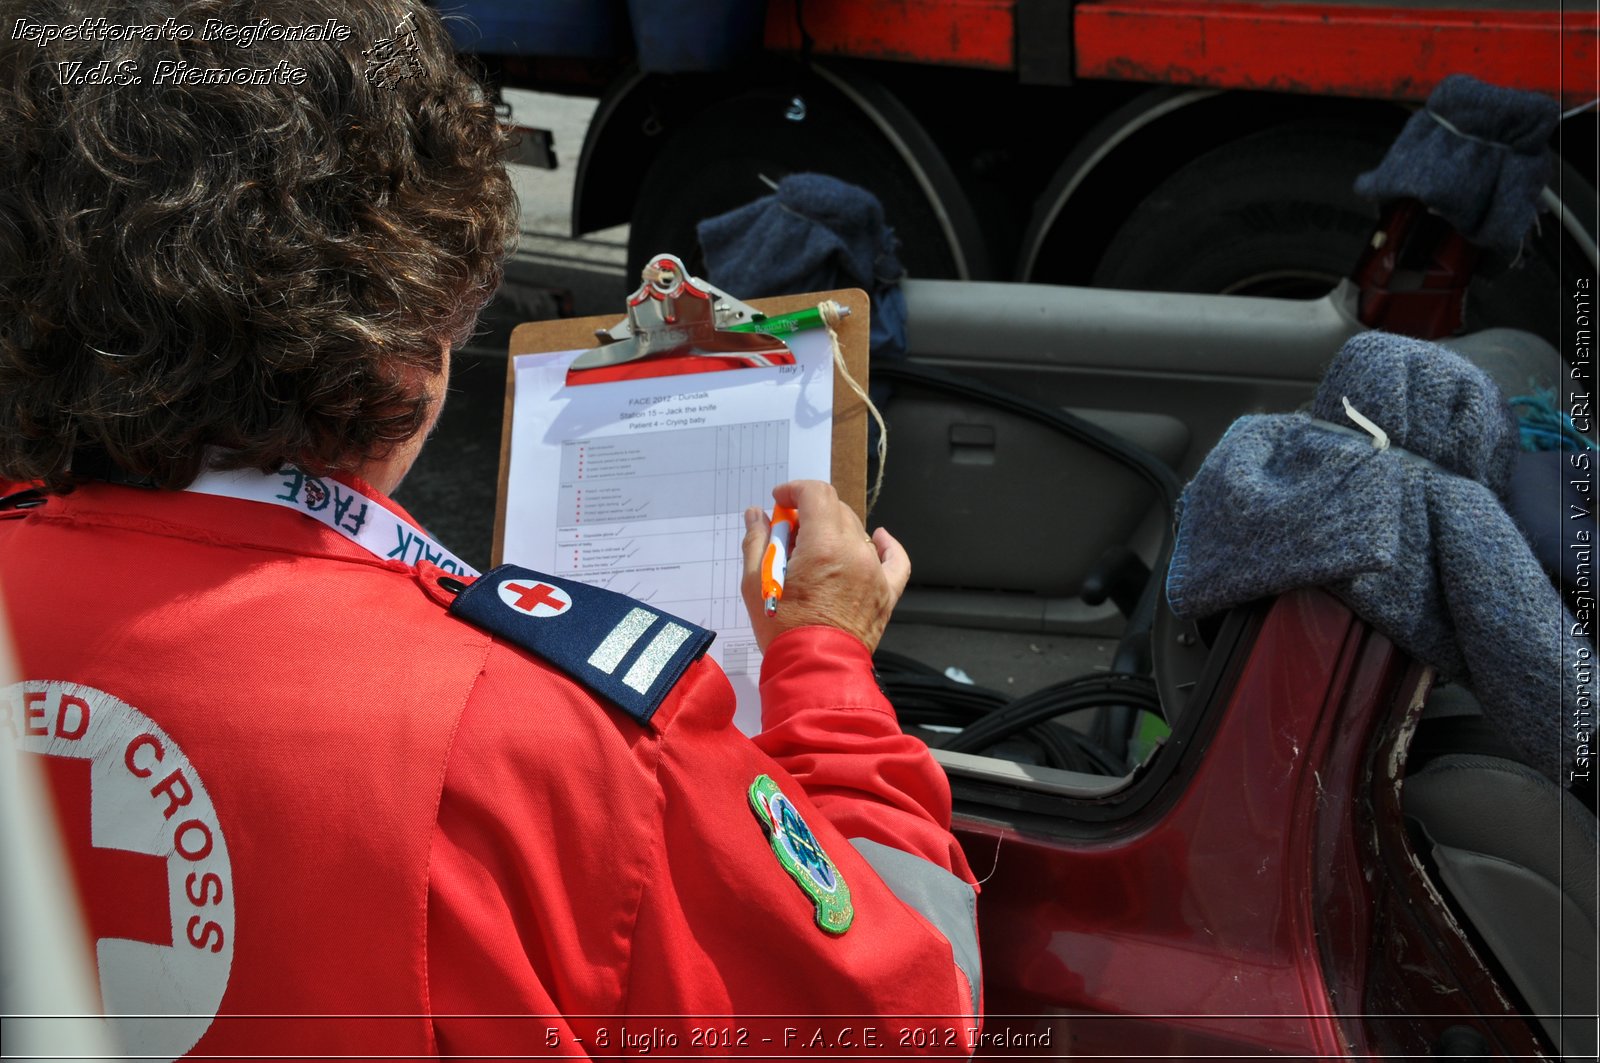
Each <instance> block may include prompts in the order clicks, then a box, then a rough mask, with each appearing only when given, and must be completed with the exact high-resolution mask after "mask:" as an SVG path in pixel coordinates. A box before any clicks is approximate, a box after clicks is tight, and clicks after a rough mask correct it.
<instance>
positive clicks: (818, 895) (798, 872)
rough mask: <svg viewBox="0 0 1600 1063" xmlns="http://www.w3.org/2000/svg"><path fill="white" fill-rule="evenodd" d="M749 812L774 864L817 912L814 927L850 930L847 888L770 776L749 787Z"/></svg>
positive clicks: (851, 909)
mask: <svg viewBox="0 0 1600 1063" xmlns="http://www.w3.org/2000/svg"><path fill="white" fill-rule="evenodd" d="M750 808H751V809H752V810H753V811H754V812H755V814H756V818H757V819H759V820H760V821H761V826H762V828H763V829H764V830H765V831H766V832H767V841H768V842H770V843H771V845H772V851H773V853H774V854H776V855H777V857H778V863H780V864H782V865H783V869H784V870H785V871H787V872H789V875H790V877H791V878H793V879H794V880H795V882H797V883H799V885H800V888H801V889H803V890H805V892H806V896H808V897H810V898H811V903H812V904H814V905H815V906H816V909H817V925H818V926H820V927H821V928H822V929H824V930H826V931H827V932H828V933H830V934H842V933H844V932H845V931H846V930H849V929H850V923H851V921H852V920H853V919H854V918H855V914H856V913H855V908H854V907H852V906H851V904H850V887H849V886H848V885H847V884H846V883H845V880H844V876H843V875H841V874H839V869H838V868H837V867H835V866H834V864H833V861H832V860H831V859H830V858H829V857H828V854H827V853H825V852H823V851H822V846H820V845H818V844H817V838H816V835H814V834H812V833H811V828H810V827H809V826H807V825H806V821H805V819H804V818H802V817H801V815H800V810H799V809H797V808H795V807H794V802H792V801H790V800H789V799H788V798H787V797H786V796H784V793H783V791H782V790H780V789H778V784H777V783H775V782H773V781H772V778H771V776H768V775H757V776H756V781H755V782H753V783H751V784H750Z"/></svg>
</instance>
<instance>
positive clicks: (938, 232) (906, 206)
mask: <svg viewBox="0 0 1600 1063" xmlns="http://www.w3.org/2000/svg"><path fill="white" fill-rule="evenodd" d="M795 95H796V94H795V93H794V92H792V91H785V90H780V89H777V88H770V89H767V88H763V89H753V90H750V91H747V92H745V93H744V94H742V95H740V96H737V97H734V98H733V99H730V100H728V101H726V102H724V103H719V104H715V105H713V106H712V107H710V108H709V109H707V110H705V111H703V112H701V113H700V114H698V115H696V116H694V117H693V118H691V119H689V120H688V121H686V122H685V123H684V124H683V125H682V126H679V127H676V128H673V129H672V130H670V131H669V133H668V134H667V137H668V139H667V142H666V143H665V145H664V146H663V147H662V149H661V151H660V153H659V154H658V155H657V156H656V158H655V160H654V161H653V162H652V163H651V165H650V167H649V169H648V170H647V171H646V174H645V178H644V182H643V184H642V186H641V189H640V192H639V196H638V199H637V201H636V204H635V207H634V210H633V216H632V222H631V226H630V229H629V234H628V266H629V277H630V279H634V278H637V271H638V269H639V268H640V267H641V266H642V265H643V264H644V262H645V261H646V260H647V259H648V258H649V256H651V255H653V254H656V253H658V252H662V251H666V252H671V253H673V254H676V255H678V256H679V257H681V258H682V259H683V260H684V263H685V264H686V265H687V266H688V267H689V269H690V270H691V272H693V273H694V274H696V275H698V276H706V273H705V263H704V260H703V258H702V257H701V254H700V248H699V241H698V240H697V238H696V236H695V227H696V226H697V225H698V224H699V223H700V222H701V221H702V220H704V219H706V218H710V217H714V216H715V215H718V214H722V213H724V212H726V211H729V210H732V209H734V208H736V207H740V206H743V205H744V204H746V203H749V202H751V201H752V200H755V199H759V198H760V197H762V196H765V195H768V194H770V193H771V191H772V188H771V186H770V185H769V184H768V183H767V182H768V181H771V182H777V181H780V180H782V179H783V178H784V177H786V176H788V175H789V174H791V173H802V172H810V173H825V174H828V175H830V176H833V177H837V178H839V179H840V180H843V181H848V182H850V183H851V184H855V185H860V186H861V187H863V188H866V189H868V190H870V191H871V192H873V193H874V194H875V195H876V196H877V197H878V199H879V200H880V201H881V202H882V203H883V207H884V212H885V215H886V216H887V219H888V223H889V225H890V226H891V227H892V228H893V229H894V232H895V235H896V236H897V237H898V238H899V240H900V260H901V263H902V264H903V265H904V266H905V268H906V271H907V273H908V274H910V275H912V276H917V277H938V278H952V277H959V276H960V275H961V272H962V271H961V268H960V265H959V264H958V257H959V256H958V255H957V253H956V250H955V249H954V248H952V246H951V241H950V240H949V239H948V238H947V236H946V228H947V227H948V224H947V223H948V219H949V214H950V207H949V206H948V204H941V205H939V206H936V205H935V203H934V202H932V201H930V199H929V196H928V195H927V193H926V192H925V191H924V188H923V185H922V184H921V183H919V181H918V179H917V175H916V174H914V173H913V172H912V170H911V168H910V167H909V166H908V165H907V162H906V160H905V159H904V158H903V157H902V156H901V155H900V154H899V153H897V152H896V151H895V149H894V147H893V146H892V145H890V144H889V143H888V142H887V141H886V139H885V138H884V136H883V135H882V134H881V133H880V132H879V130H878V129H876V128H875V127H874V126H873V125H872V124H871V123H870V122H869V121H868V120H867V119H866V118H864V117H863V116H862V115H861V114H860V113H859V112H858V111H856V110H855V108H854V107H853V106H852V105H851V104H850V102H849V101H847V100H846V99H844V97H843V96H841V95H840V94H838V93H836V92H834V91H833V90H831V89H830V88H829V87H827V86H824V85H820V84H819V85H817V86H815V87H814V88H813V89H808V90H802V91H801V92H800V93H799V95H800V96H801V98H802V99H803V100H804V101H805V107H804V110H805V116H804V118H803V119H801V120H798V121H796V120H793V119H791V118H788V117H786V114H787V113H789V112H790V111H791V101H792V99H793V97H794V96H795ZM913 146H914V145H913ZM937 161H938V163H939V164H940V165H942V160H937ZM923 176H924V179H927V175H926V174H924V175H923ZM938 177H939V175H934V179H935V181H937V180H938ZM763 179H765V180H763ZM951 180H952V182H953V179H951ZM955 194H956V195H959V192H957V193H955ZM958 206H964V204H960V205H958ZM965 209H966V210H967V213H968V214H970V208H965ZM941 210H942V211H943V213H944V215H945V218H944V221H945V224H942V223H941ZM967 253H968V256H969V257H970V255H971V251H970V249H968V251H967ZM707 279H708V280H711V281H713V282H715V278H714V277H707ZM741 294H747V295H748V294H751V293H741Z"/></svg>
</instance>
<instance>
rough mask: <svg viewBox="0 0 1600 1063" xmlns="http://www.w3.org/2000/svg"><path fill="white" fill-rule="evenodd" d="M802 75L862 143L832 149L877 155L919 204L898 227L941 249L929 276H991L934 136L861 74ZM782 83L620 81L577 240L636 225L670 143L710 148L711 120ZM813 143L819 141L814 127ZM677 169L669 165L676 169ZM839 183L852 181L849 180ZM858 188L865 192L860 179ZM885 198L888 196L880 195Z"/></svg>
mask: <svg viewBox="0 0 1600 1063" xmlns="http://www.w3.org/2000/svg"><path fill="white" fill-rule="evenodd" d="M796 70H797V72H798V71H799V68H796ZM800 76H801V77H804V79H805V81H806V84H807V88H806V89H803V90H802V92H801V95H802V96H806V95H813V96H814V97H816V98H823V99H825V100H826V102H827V104H828V106H829V107H830V108H831V109H832V111H833V112H834V113H835V114H836V115H841V116H842V117H843V118H844V120H845V121H847V122H848V123H850V125H851V135H854V136H855V137H856V138H857V139H856V140H855V141H854V142H851V140H850V136H849V135H847V136H844V137H839V138H836V139H837V143H836V144H833V145H832V147H833V150H835V151H837V152H843V153H846V154H849V155H855V154H859V153H860V152H862V151H863V150H865V151H868V152H875V153H877V156H878V157H879V158H880V159H881V160H882V164H883V165H884V166H885V167H887V168H890V169H892V170H893V171H894V179H895V183H896V184H897V186H898V187H900V188H902V189H904V190H907V194H908V195H909V196H910V197H912V198H914V199H915V202H914V204H913V206H914V207H915V209H916V211H917V214H916V221H917V224H899V225H896V231H897V233H898V234H899V235H900V237H901V239H902V241H912V240H923V241H936V242H937V247H938V248H940V249H943V250H944V251H945V252H946V253H947V256H948V263H949V264H948V267H947V268H941V269H938V270H936V271H927V272H924V273H923V275H926V276H946V277H953V278H956V279H980V278H988V277H990V276H992V272H991V269H990V265H989V252H988V248H987V244H986V241H985V239H984V236H983V232H982V228H981V226H980V225H979V223H978V220H977V215H976V213H975V211H974V210H973V208H972V205H971V203H970V201H969V200H968V198H967V195H966V193H965V191H964V190H963V189H962V187H961V185H960V182H959V181H958V180H957V178H956V176H955V174H954V173H953V171H952V170H951V168H950V165H949V163H948V162H947V161H946V159H945V157H944V155H943V154H942V152H941V151H940V150H939V148H938V146H937V145H936V144H935V143H934V141H933V139H932V137H931V136H929V134H928V133H927V132H926V131H925V130H924V129H923V128H922V126H921V124H920V123H919V122H918V121H917V119H916V118H915V117H914V116H913V115H912V114H911V112H910V111H909V110H908V109H907V108H906V107H905V106H904V105H903V104H902V103H900V101H899V100H898V99H897V98H896V97H895V96H894V94H893V93H892V92H891V91H890V90H888V89H886V88H884V87H883V86H882V85H880V84H878V83H877V82H876V81H874V80H873V79H871V78H870V77H867V76H866V75H863V74H861V73H860V72H859V71H853V70H842V69H839V68H836V67H834V66H831V65H827V64H822V63H813V64H811V65H810V67H809V68H808V69H807V70H805V71H803V72H800ZM779 84H781V83H779V82H774V81H771V80H763V79H760V78H757V77H750V78H745V79H740V78H738V77H736V76H734V75H713V76H702V77H683V76H679V77H675V78H672V79H670V80H669V79H665V78H661V77H658V76H652V75H646V74H642V73H640V72H638V71H637V70H634V71H630V72H628V73H627V74H625V75H624V76H623V77H621V78H619V79H618V80H617V81H616V82H614V83H613V85H612V86H611V87H610V88H609V89H608V90H607V92H606V93H605V94H604V95H603V96H602V97H601V99H600V102H599V104H598V106H597V107H596V110H595V114H594V118H593V120H592V121H591V123H590V126H589V129H588V132H587V134H586V136H585V138H584V145H583V150H582V153H581V155H580V158H579V162H578V169H577V174H576V185H575V189H574V195H573V209H572V230H573V235H575V236H576V235H579V234H581V233H585V232H592V231H595V230H597V229H603V228H606V227H609V226H612V225H619V224H623V223H627V222H630V221H632V220H633V218H634V215H635V211H636V210H638V209H641V207H642V206H643V205H644V204H646V203H648V202H649V201H650V200H651V195H652V193H651V191H650V189H649V188H648V187H647V180H648V179H649V175H650V173H651V170H652V167H654V166H656V164H657V163H658V162H660V161H661V160H662V159H663V156H664V155H665V154H667V153H669V152H670V151H672V149H671V148H670V147H669V143H670V141H669V138H670V135H671V134H673V133H683V134H685V135H688V136H691V137H696V136H698V137H700V139H702V140H704V130H705V129H706V127H707V126H708V124H710V123H713V122H714V121H715V120H716V119H715V118H713V117H711V116H710V115H711V112H713V111H714V110H715V111H716V112H717V113H718V114H720V113H721V112H722V111H723V110H725V109H728V108H730V107H734V106H736V105H738V104H739V103H740V102H741V101H745V102H748V101H749V100H750V99H751V97H753V96H754V95H755V94H758V93H760V94H771V93H773V92H774V91H775V89H776V88H777V87H778V85H779ZM665 93H671V108H672V110H673V112H674V113H673V114H672V115H671V118H670V126H669V125H668V124H667V122H665V121H663V120H662V118H661V106H660V101H662V100H663V94H665ZM806 134H807V136H811V135H812V134H811V130H810V128H807V130H806ZM733 135H734V136H737V133H734V134H733ZM828 137H829V134H828V133H827V132H826V131H822V133H821V139H819V140H816V141H813V143H818V144H824V143H825V142H826V140H827V138H828ZM815 157H816V158H817V160H818V164H817V166H816V167H815V169H817V170H819V171H821V172H829V171H830V169H831V167H830V166H829V165H828V162H829V158H830V157H829V154H828V147H827V146H824V147H823V148H822V149H821V150H819V151H817V152H816V156H815ZM835 157H836V158H837V157H838V156H835ZM672 162H673V160H672V159H671V158H670V156H669V157H668V163H669V165H670V164H671V163H672ZM657 176H658V177H659V176H660V175H659V174H657ZM837 176H841V177H843V178H844V179H846V180H850V179H852V176H851V175H850V174H846V173H841V174H837ZM856 182H857V183H862V184H868V182H867V181H865V180H861V179H860V178H859V177H857V178H856ZM869 187H870V185H869ZM753 198H755V195H754V194H752V195H750V196H749V197H747V199H745V200H743V201H740V202H728V203H725V204H722V205H721V207H720V208H719V209H721V210H725V209H731V208H733V207H736V206H739V205H741V202H747V201H748V200H749V199H753ZM880 198H885V197H884V196H883V195H881V194H880ZM903 198H904V197H903ZM885 205H886V207H890V208H891V223H893V213H894V211H893V209H892V205H891V204H889V203H886V204H885ZM715 212H716V211H713V213H715ZM680 227H681V226H680ZM657 250H664V248H658V249H657ZM907 250H908V251H910V249H907ZM680 253H681V252H680ZM903 257H905V258H906V259H907V264H908V268H913V269H914V267H913V266H912V265H911V264H912V262H913V261H915V260H916V258H917V257H918V256H917V254H916V253H915V251H910V253H908V254H905V255H903ZM923 257H925V258H927V257H929V256H923ZM934 257H937V256H934Z"/></svg>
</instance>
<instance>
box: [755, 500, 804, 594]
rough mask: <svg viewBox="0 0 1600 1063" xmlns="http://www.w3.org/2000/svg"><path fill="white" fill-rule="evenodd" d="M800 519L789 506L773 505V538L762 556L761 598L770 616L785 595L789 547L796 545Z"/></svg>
mask: <svg viewBox="0 0 1600 1063" xmlns="http://www.w3.org/2000/svg"><path fill="white" fill-rule="evenodd" d="M798 520H799V515H798V514H797V513H795V511H794V510H792V509H790V508H789V507H788V506H773V507H772V539H771V541H770V542H768V543H767V552H766V553H765V554H763V555H762V557H761V600H762V601H763V602H765V603H766V607H767V615H768V616H772V615H773V614H775V613H776V612H777V611H778V599H779V598H782V597H783V577H784V574H785V573H786V572H787V571H788V569H789V548H790V547H791V546H793V545H794V529H795V523H796V522H797V521H798Z"/></svg>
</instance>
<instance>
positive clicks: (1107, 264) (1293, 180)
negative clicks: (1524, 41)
mask: <svg viewBox="0 0 1600 1063" xmlns="http://www.w3.org/2000/svg"><path fill="white" fill-rule="evenodd" d="M1388 146H1389V138H1388V136H1387V135H1386V134H1385V133H1384V132H1383V131H1381V130H1378V129H1375V128H1372V127H1364V126H1361V125H1357V124H1351V123H1337V122H1315V123H1310V122H1307V123H1296V124H1293V125H1286V126H1279V127H1275V128H1272V129H1268V130H1265V131H1263V132H1260V133H1256V134H1253V135H1251V136H1247V137H1243V138H1241V139H1239V140H1237V141H1233V142H1231V143H1229V144H1225V145H1223V146H1222V147H1220V148H1216V149H1214V150H1212V151H1210V152H1208V153H1206V154H1204V155H1202V156H1200V157H1199V158H1197V159H1195V160H1193V161H1192V162H1190V163H1188V164H1187V165H1185V166H1183V167H1182V168H1180V169H1179V170H1178V171H1177V172H1176V173H1174V174H1173V175H1172V176H1171V177H1169V178H1167V179H1166V180H1165V181H1164V182H1162V183H1161V185H1159V186H1158V187H1157V188H1156V190H1155V191H1154V192H1153V193H1151V194H1150V195H1149V196H1148V197H1147V198H1146V199H1145V200H1144V201H1143V202H1142V203H1140V204H1139V206H1138V207H1136V208H1135V209H1134V210H1133V212H1132V213H1131V214H1130V215H1129V216H1128V219H1127V221H1125V222H1124V223H1123V225H1122V227H1121V228H1120V229H1119V230H1118V232H1117V234H1116V236H1115V237H1114V238H1113V240H1112V242H1111V245H1110V247H1109V248H1108V250H1107V251H1106V253H1105V254H1104V255H1103V256H1102V258H1101V260H1100V263H1099V265H1098V266H1097V267H1096V269H1095V273H1094V283H1095V284H1096V285H1097V286H1100V287H1106V288H1131V289H1135V290H1147V291H1177V292H1224V293H1231V294H1238V295H1260V296H1270V297H1278V298H1291V299H1293V298H1316V297H1318V296H1321V295H1323V294H1324V293H1326V292H1327V291H1328V289H1329V288H1331V287H1332V286H1333V285H1334V284H1336V283H1337V282H1338V281H1339V280H1340V279H1341V278H1343V277H1347V276H1349V275H1350V274H1351V272H1352V271H1353V270H1354V268H1355V264H1356V261H1357V259H1358V258H1359V257H1360V255H1361V252H1362V249H1363V248H1364V247H1365V245H1366V242H1367V241H1368V240H1369V239H1370V238H1371V236H1372V231H1373V228H1374V226H1375V225H1376V223H1377V220H1378V209H1377V205H1376V204H1374V203H1372V202H1370V201H1368V200H1364V199H1362V198H1361V197H1359V196H1357V195H1356V194H1355V193H1354V192H1353V191H1352V190H1351V186H1352V185H1353V183H1354V181H1355V178H1356V175H1357V174H1360V173H1362V172H1364V171H1366V170H1369V169H1371V168H1372V167H1374V166H1376V165H1377V163H1378V161H1379V160H1380V159H1381V158H1382V157H1383V154H1384V152H1385V151H1386V150H1387V149H1388ZM1560 166H1561V173H1560V177H1559V180H1558V182H1557V183H1558V187H1559V188H1560V189H1561V194H1562V195H1563V196H1564V197H1565V201H1566V203H1567V205H1568V207H1569V208H1570V209H1571V211H1572V213H1573V215H1574V216H1575V217H1576V218H1578V219H1592V218H1594V217H1595V211H1596V207H1595V203H1596V198H1595V191H1594V187H1593V186H1592V185H1591V184H1590V183H1589V182H1588V181H1586V180H1585V179H1584V178H1583V177H1582V176H1581V175H1580V174H1579V173H1578V172H1577V171H1576V170H1575V169H1574V168H1573V167H1571V166H1570V165H1568V164H1567V163H1565V162H1563V163H1561V164H1560ZM1540 217H1541V221H1540V224H1539V226H1538V229H1537V231H1536V232H1535V233H1534V235H1533V237H1532V239H1531V240H1530V241H1529V243H1528V247H1527V249H1526V250H1525V251H1524V253H1523V254H1522V256H1521V258H1520V259H1519V260H1518V261H1517V262H1516V263H1514V264H1512V265H1510V266H1504V265H1503V264H1502V265H1501V266H1500V267H1498V268H1496V267H1495V266H1493V265H1492V264H1486V266H1485V267H1483V268H1481V270H1480V274H1479V276H1477V277H1475V278H1474V280H1473V282H1472V286H1471V288H1470V289H1469V290H1468V293H1467V303H1466V321H1465V323H1464V329H1465V330H1466V331H1469V332H1472V331H1478V330H1481V329H1485V328H1494V327H1504V328H1520V329H1524V330H1526V331H1529V332H1533V333H1535V334H1537V335H1540V336H1542V337H1544V338H1545V339H1546V340H1548V341H1549V342H1550V343H1552V344H1555V345H1557V346H1559V345H1560V343H1561V336H1560V334H1559V331H1560V323H1561V320H1562V316H1561V315H1562V309H1561V306H1562V304H1561V280H1560V278H1561V276H1562V275H1563V270H1564V271H1565V272H1566V273H1569V274H1570V273H1572V272H1573V271H1575V270H1580V269H1589V268H1590V265H1589V260H1588V258H1587V257H1586V256H1585V254H1584V252H1583V250H1582V249H1581V248H1580V246H1579V244H1578V243H1577V242H1575V241H1574V240H1572V239H1571V237H1570V236H1569V235H1568V234H1566V233H1565V231H1564V230H1563V229H1562V226H1561V223H1560V221H1559V220H1557V219H1555V218H1553V217H1551V216H1550V215H1548V214H1541V216H1540ZM1569 346H1570V344H1569ZM1567 357H1568V358H1571V357H1573V352H1572V351H1570V350H1569V351H1568V352H1567Z"/></svg>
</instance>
